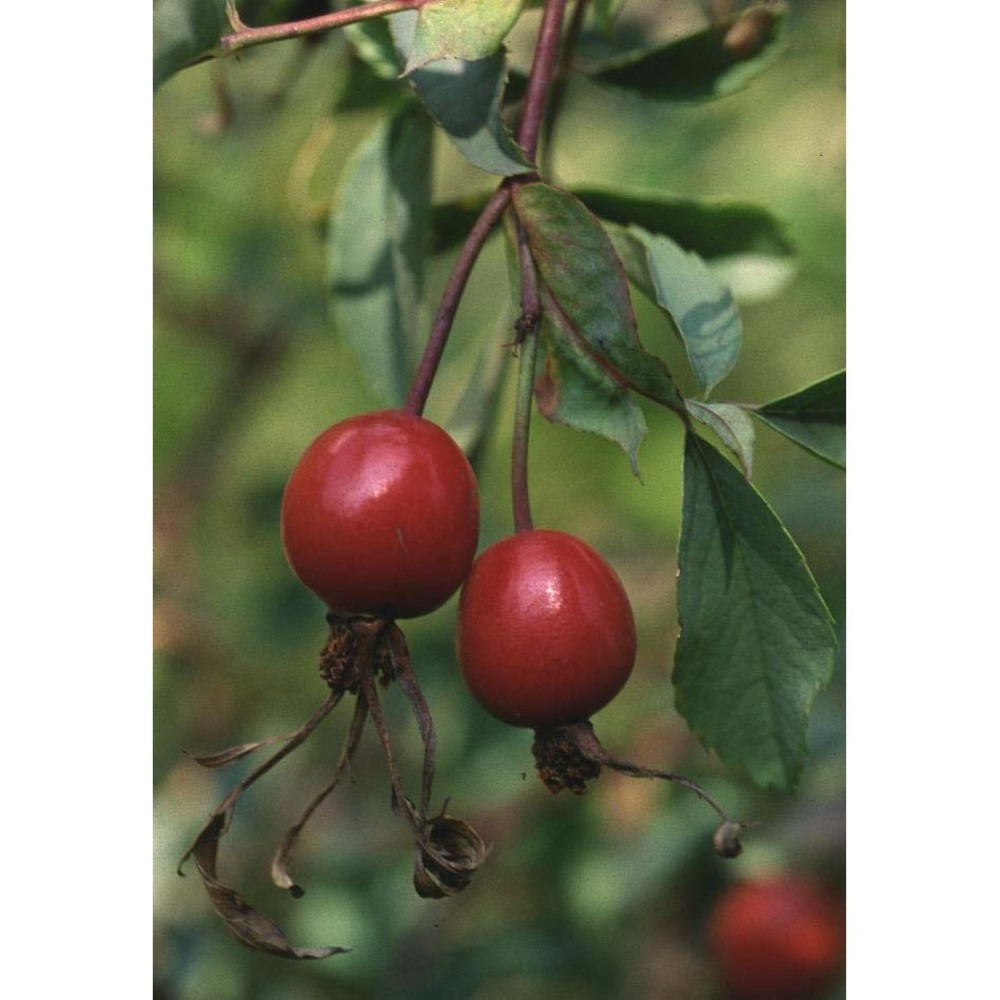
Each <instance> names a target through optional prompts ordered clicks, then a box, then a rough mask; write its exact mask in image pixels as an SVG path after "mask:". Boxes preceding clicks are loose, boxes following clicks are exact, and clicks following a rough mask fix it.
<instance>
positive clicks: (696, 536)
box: [673, 433, 836, 790]
mask: <svg viewBox="0 0 1000 1000" xmlns="http://www.w3.org/2000/svg"><path fill="white" fill-rule="evenodd" d="M679 568H680V573H679V578H678V585H677V608H678V615H679V618H680V627H681V631H680V638H679V640H678V643H677V655H676V661H675V666H674V678H673V679H674V691H675V700H676V704H677V709H678V711H679V712H680V713H681V715H683V716H684V718H685V719H686V720H687V722H688V724H689V725H690V727H691V729H692V730H693V732H694V733H695V734H696V735H697V736H698V738H699V739H700V740H701V742H702V743H703V744H704V745H705V747H706V748H708V749H709V750H714V751H715V752H716V753H718V755H719V757H720V758H721V759H722V760H723V761H724V763H725V764H726V765H727V766H728V767H730V768H732V769H734V770H739V771H743V772H745V773H746V774H748V775H749V776H750V778H751V779H752V780H753V781H754V782H755V783H756V784H757V785H759V786H761V787H774V788H779V789H783V790H790V789H791V788H793V787H794V785H795V782H796V780H797V778H798V775H799V773H800V771H801V768H802V763H803V760H804V757H805V752H806V728H807V724H808V720H809V712H810V709H811V707H812V703H813V700H814V699H815V697H816V694H817V692H818V691H819V690H820V688H822V687H823V686H824V685H825V684H827V683H828V682H829V680H830V678H831V676H832V673H833V656H834V649H835V647H836V639H835V636H834V631H833V620H832V618H831V616H830V612H829V611H828V610H827V607H826V605H825V603H824V602H823V598H822V597H821V596H820V593H819V590H818V589H817V587H816V583H815V581H814V580H813V577H812V574H811V573H810V572H809V568H808V567H807V566H806V563H805V560H804V559H803V557H802V553H801V552H800V551H799V549H798V548H797V546H796V545H795V542H794V541H792V539H791V537H790V536H789V535H788V533H787V531H786V530H785V528H784V526H783V525H782V524H781V522H780V521H779V520H778V518H777V516H776V515H775V514H774V512H773V511H772V510H771V508H770V507H769V506H768V505H767V503H766V501H765V500H764V498H763V497H762V496H761V495H760V494H759V493H758V492H757V491H756V490H755V489H754V488H753V486H751V485H750V483H748V482H747V481H746V480H745V479H744V478H743V477H742V476H741V475H740V474H739V472H738V471H737V470H736V469H735V468H734V467H733V466H732V465H731V464H730V463H729V462H728V461H727V460H726V459H725V458H724V457H723V456H722V455H721V454H720V453H719V452H718V451H717V450H716V449H715V448H713V447H712V446H711V445H709V444H708V442H706V441H703V440H701V439H700V438H698V437H697V436H696V435H694V434H691V433H689V434H688V435H687V440H686V443H685V450H684V506H683V516H682V524H681V540H680V551H679Z"/></svg>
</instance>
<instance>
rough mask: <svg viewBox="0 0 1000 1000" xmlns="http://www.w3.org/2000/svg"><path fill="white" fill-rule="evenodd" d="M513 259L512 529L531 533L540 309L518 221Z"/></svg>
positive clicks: (535, 278)
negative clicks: (516, 302) (516, 299)
mask: <svg viewBox="0 0 1000 1000" xmlns="http://www.w3.org/2000/svg"><path fill="white" fill-rule="evenodd" d="M515 231H516V239H517V259H518V264H519V266H520V272H521V316H520V318H519V319H518V321H517V343H518V344H519V345H520V350H521V357H520V363H519V367H518V375H517V399H516V401H515V404H514V439H513V445H512V448H511V477H510V485H511V499H512V501H513V508H514V530H515V531H531V530H532V528H533V527H534V523H533V521H532V519H531V502H530V500H529V493H528V438H529V435H530V429H531V400H532V397H533V395H534V389H535V358H536V356H537V353H538V325H539V322H540V321H541V315H542V311H541V310H542V307H541V302H540V301H539V297H538V274H537V272H536V271H535V262H534V260H533V259H532V257H531V248H530V247H529V246H528V237H527V235H526V234H525V231H524V226H522V225H521V223H520V221H517V222H516V223H515Z"/></svg>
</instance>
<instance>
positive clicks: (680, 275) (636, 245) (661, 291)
mask: <svg viewBox="0 0 1000 1000" xmlns="http://www.w3.org/2000/svg"><path fill="white" fill-rule="evenodd" d="M612 240H613V242H614V245H615V247H616V248H617V249H618V252H619V254H620V255H621V259H622V261H623V263H624V266H625V270H626V273H627V274H628V276H629V278H630V279H631V281H632V282H633V283H634V284H635V285H636V286H637V287H638V288H640V289H641V290H642V291H643V292H645V293H646V294H647V295H649V297H650V298H652V299H653V301H654V302H656V303H657V305H659V306H660V307H661V308H662V309H664V310H665V311H666V312H667V313H668V314H669V316H670V318H671V319H672V320H673V322H674V327H675V329H676V330H677V332H678V333H679V334H680V337H681V341H682V343H683V344H684V350H685V351H686V352H687V356H688V360H689V361H690V362H691V368H692V369H693V370H694V373H695V376H696V377H697V379H698V385H699V386H700V387H701V390H702V392H703V393H705V394H706V395H707V394H708V393H709V392H711V390H712V389H713V388H714V387H715V386H716V385H717V384H718V383H719V382H721V381H722V379H724V378H725V377H726V375H728V374H729V372H731V371H732V369H733V366H734V365H735V364H736V360H737V358H738V357H739V355H740V345H741V344H742V341H743V323H742V320H741V319H740V314H739V310H738V309H737V308H736V302H735V301H734V300H733V296H732V293H731V292H730V291H729V289H728V288H727V287H726V286H725V285H723V284H722V282H721V281H719V279H718V278H717V277H716V275H715V274H714V273H713V272H712V271H711V270H710V269H709V267H708V266H707V265H706V264H705V262H704V261H703V260H702V259H701V258H700V257H699V256H698V255H697V254H694V253H687V252H686V251H684V250H683V249H682V248H681V247H679V246H678V245H677V244H676V243H675V242H674V241H673V240H671V239H669V238H668V237H666V236H655V235H653V234H652V233H647V232H646V231H645V230H644V229H640V228H639V227H638V226H630V227H629V229H628V230H626V231H622V230H618V231H614V232H612Z"/></svg>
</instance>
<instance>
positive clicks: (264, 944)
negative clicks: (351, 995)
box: [190, 814, 350, 959]
mask: <svg viewBox="0 0 1000 1000" xmlns="http://www.w3.org/2000/svg"><path fill="white" fill-rule="evenodd" d="M227 826H228V817H227V816H225V815H222V814H218V815H215V816H213V817H212V819H211V821H210V822H209V823H208V825H207V826H206V827H205V828H204V829H203V830H202V831H201V833H200V834H199V835H198V839H197V840H196V841H195V842H194V845H193V846H192V848H191V852H190V853H191V856H192V857H193V858H194V862H195V867H196V868H197V869H198V874H199V875H200V876H201V879H202V882H203V883H204V884H205V889H206V891H207V892H208V898H209V899H210V900H211V901H212V906H213V907H214V908H215V912H216V913H218V915H219V916H220V917H221V918H222V920H223V922H224V923H225V925H226V926H227V927H228V928H229V930H230V931H231V932H232V933H233V934H234V935H235V936H236V938H237V939H238V940H239V941H241V942H242V943H243V944H245V945H246V946H247V947H249V948H253V949H254V950H256V951H263V952H267V953H268V954H269V955H276V956H278V957H279V958H294V959H316V958H327V957H329V956H330V955H338V954H342V953H344V952H347V951H350V948H343V947H340V946H338V945H332V946H329V947H325V948H296V947H295V946H294V945H292V944H291V942H290V941H289V940H288V938H287V937H286V936H285V933H284V931H282V929H281V928H280V927H279V926H278V925H277V924H276V923H275V922H274V921H273V920H272V919H271V918H270V917H269V916H268V915H267V914H266V913H263V912H262V911H260V910H258V909H255V908H254V907H252V906H251V905H250V904H249V903H248V902H247V901H246V900H245V899H244V898H243V897H242V896H241V895H240V894H239V893H238V892H236V890H235V889H231V888H230V887H229V886H227V885H224V884H223V883H222V882H220V881H219V878H218V874H217V871H216V866H217V859H218V850H219V840H220V838H221V837H222V836H223V834H224V833H225V832H226V828H227Z"/></svg>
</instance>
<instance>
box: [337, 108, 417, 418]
mask: <svg viewBox="0 0 1000 1000" xmlns="http://www.w3.org/2000/svg"><path fill="white" fill-rule="evenodd" d="M430 169H431V125H430V122H429V120H428V119H427V116H426V115H424V114H423V112H422V111H421V110H420V109H419V108H418V107H417V106H416V105H415V104H413V103H412V102H411V103H410V104H409V105H408V106H406V107H404V108H403V109H402V110H401V111H399V112H398V113H397V114H396V115H395V116H394V117H393V118H391V119H389V120H388V121H383V122H381V123H380V124H379V125H378V126H377V127H376V129H375V131H374V132H373V133H372V135H371V136H369V138H368V139H367V140H366V141H365V142H364V143H363V144H362V145H361V146H359V147H358V149H357V151H356V152H355V154H354V156H353V158H352V161H351V163H350V164H349V166H348V168H347V170H346V172H345V177H344V181H343V185H342V187H341V190H340V196H339V198H338V200H337V203H336V205H335V208H334V213H333V217H332V221H331V233H330V265H331V293H332V296H333V302H332V305H333V313H334V318H335V320H336V324H337V329H338V330H339V331H340V332H341V334H342V335H343V336H344V337H346V338H347V340H348V342H349V343H350V344H351V346H352V348H353V349H354V350H355V352H357V354H358V356H359V357H360V358H362V359H363V360H364V363H363V364H362V365H361V366H360V367H361V370H362V371H363V372H364V373H365V376H366V377H367V378H368V379H369V381H370V383H371V386H372V388H373V390H374V391H375V393H376V395H377V396H378V397H379V399H380V400H381V401H382V402H383V403H385V404H386V405H390V406H395V405H398V404H399V403H401V402H402V400H403V399H404V398H405V395H406V390H407V385H408V382H409V375H410V369H409V351H410V345H411V344H412V343H413V342H414V340H415V337H416V333H417V331H416V324H417V322H418V318H419V305H420V298H421V293H422V290H423V273H424V255H425V233H426V227H427V217H428V214H429V207H430Z"/></svg>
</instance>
